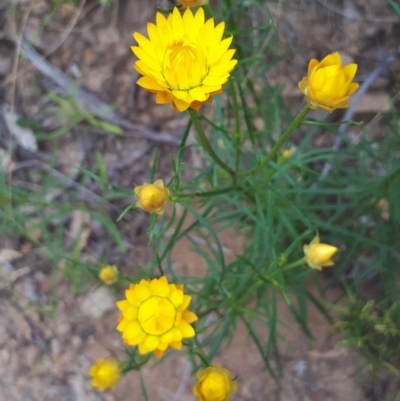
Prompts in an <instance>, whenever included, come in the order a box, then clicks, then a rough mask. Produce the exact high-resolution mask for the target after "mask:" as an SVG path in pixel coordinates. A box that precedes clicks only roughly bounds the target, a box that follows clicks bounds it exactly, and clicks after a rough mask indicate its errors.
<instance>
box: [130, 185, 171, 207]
mask: <svg viewBox="0 0 400 401" xmlns="http://www.w3.org/2000/svg"><path fill="white" fill-rule="evenodd" d="M169 193H170V192H169V189H168V188H165V187H164V181H163V180H157V181H154V183H153V184H149V183H147V182H145V183H144V184H143V185H140V186H138V187H136V188H135V195H136V196H137V197H138V198H139V200H138V201H137V202H136V207H140V208H141V209H143V210H146V212H150V213H152V212H154V213H157V214H164V206H165V204H166V203H168V202H169Z"/></svg>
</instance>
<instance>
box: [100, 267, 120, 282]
mask: <svg viewBox="0 0 400 401" xmlns="http://www.w3.org/2000/svg"><path fill="white" fill-rule="evenodd" d="M99 279H100V280H101V281H102V282H103V283H104V284H106V285H110V284H113V283H115V282H116V281H117V279H118V269H117V266H115V265H113V266H105V267H103V268H102V269H101V270H100V273H99Z"/></svg>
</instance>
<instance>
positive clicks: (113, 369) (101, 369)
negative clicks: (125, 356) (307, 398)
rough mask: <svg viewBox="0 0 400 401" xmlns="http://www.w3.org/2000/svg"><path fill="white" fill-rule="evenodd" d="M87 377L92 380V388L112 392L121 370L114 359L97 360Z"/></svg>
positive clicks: (119, 377)
mask: <svg viewBox="0 0 400 401" xmlns="http://www.w3.org/2000/svg"><path fill="white" fill-rule="evenodd" d="M89 376H90V377H91V378H92V386H93V387H95V388H97V389H98V390H100V391H104V390H108V389H111V390H113V389H114V387H115V385H116V384H117V382H118V381H119V380H120V379H121V369H120V366H119V364H118V362H117V361H116V360H115V359H112V358H111V359H97V361H96V363H95V364H94V365H93V366H92V367H91V368H90V370H89Z"/></svg>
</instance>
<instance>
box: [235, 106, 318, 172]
mask: <svg viewBox="0 0 400 401" xmlns="http://www.w3.org/2000/svg"><path fill="white" fill-rule="evenodd" d="M309 111H310V108H309V107H308V105H306V106H304V108H303V110H301V111H300V113H299V114H298V115H297V116H296V117H295V119H294V120H293V121H292V122H291V124H290V125H289V127H287V128H286V130H285V132H284V133H283V134H282V135H281V137H280V138H279V139H278V140H277V141H276V142H275V145H274V147H273V148H272V150H271V152H270V153H269V155H268V156H267V157H266V158H265V159H264V160H263V161H262V162H261V163H260V164H259V165H258V166H255V167H253V168H252V169H250V170H247V171H244V172H242V173H239V175H248V174H253V175H254V174H257V173H258V172H260V171H261V170H262V169H263V168H264V167H265V166H266V165H267V164H268V163H269V162H270V161H272V159H273V158H274V157H275V156H276V154H277V153H278V152H279V151H280V149H281V148H282V146H283V145H284V143H285V142H286V141H287V140H288V139H289V138H290V137H291V135H292V134H293V132H294V131H295V130H296V129H297V128H298V127H299V126H300V124H301V123H302V122H303V120H304V118H305V116H306V115H307V114H308V112H309Z"/></svg>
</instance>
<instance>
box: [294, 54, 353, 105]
mask: <svg viewBox="0 0 400 401" xmlns="http://www.w3.org/2000/svg"><path fill="white" fill-rule="evenodd" d="M356 72H357V64H349V65H346V66H345V67H342V60H341V58H340V55H339V53H332V54H329V55H328V56H326V57H325V58H324V59H323V60H322V61H321V62H318V60H315V59H311V61H310V63H309V64H308V76H307V77H304V78H303V79H302V80H301V81H300V82H299V88H300V90H301V91H302V92H303V93H304V96H305V99H306V101H307V103H308V105H309V107H310V108H312V109H318V108H321V109H324V110H326V111H328V112H329V113H332V111H333V110H335V109H345V108H347V107H349V103H348V99H349V97H350V95H352V94H353V93H354V92H355V91H356V90H357V88H358V87H359V85H358V84H356V83H354V82H352V81H353V79H354V76H355V75H356Z"/></svg>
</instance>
